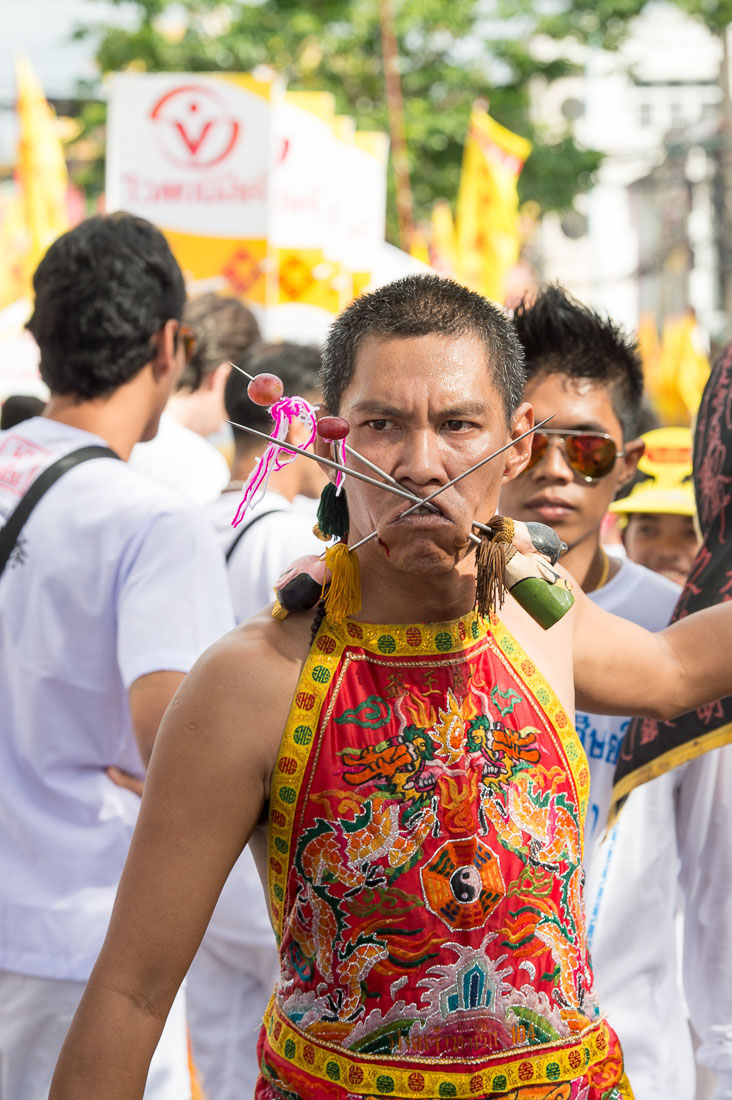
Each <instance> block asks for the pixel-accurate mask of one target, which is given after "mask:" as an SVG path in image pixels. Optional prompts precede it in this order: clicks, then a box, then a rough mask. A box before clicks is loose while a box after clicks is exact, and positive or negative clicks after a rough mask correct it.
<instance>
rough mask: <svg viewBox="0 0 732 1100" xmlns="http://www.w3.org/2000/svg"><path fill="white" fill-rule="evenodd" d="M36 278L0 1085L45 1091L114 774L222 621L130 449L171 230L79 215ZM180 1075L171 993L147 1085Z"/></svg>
mask: <svg viewBox="0 0 732 1100" xmlns="http://www.w3.org/2000/svg"><path fill="white" fill-rule="evenodd" d="M34 290H35V308H34V312H33V316H32V317H31V319H30V321H29V322H28V327H29V329H30V331H31V332H32V334H33V336H34V337H35V339H36V341H37V343H38V346H39V348H40V353H41V363H40V372H41V376H42V378H43V380H44V381H45V382H46V384H47V385H48V387H49V390H50V399H49V402H48V404H47V406H46V408H45V410H44V413H43V416H37V417H33V418H32V419H30V420H26V421H24V422H23V423H22V424H19V425H18V426H17V427H15V428H12V429H10V430H9V431H5V432H2V433H0V545H1V546H2V547H3V553H7V554H9V557H8V558H7V562H6V565H5V569H4V570H2V569H0V572H1V573H2V576H1V577H0V700H1V703H0V773H1V774H2V776H3V795H2V806H1V808H0V1097H2V1098H3V1100H21V1098H24V1100H25V1098H27V1100H40V1098H41V1097H44V1096H46V1095H47V1093H48V1088H49V1085H50V1081H51V1075H52V1072H53V1066H54V1063H55V1060H56V1056H57V1054H58V1051H59V1048H60V1046H61V1042H62V1040H63V1037H64V1033H65V1031H66V1028H67V1027H68V1024H69V1021H70V1020H71V1017H72V1016H73V1014H74V1011H75V1008H76V1005H77V1004H78V1002H79V999H80V997H81V995H82V993H83V990H84V987H85V984H86V980H87V978H88V977H89V973H90V971H91V968H92V965H93V963H94V960H95V958H96V956H97V953H98V951H99V948H100V946H101V943H102V939H103V937H104V933H105V930H106V926H107V923H108V920H109V915H110V912H111V910H112V904H113V901H114V896H115V893H116V889H117V884H118V881H119V877H120V874H121V871H122V865H123V863H124V860H125V856H126V853H127V849H128V846H129V842H130V837H131V835H132V830H133V827H134V823H135V819H136V817H137V810H138V804H139V798H138V796H137V794H135V793H133V792H132V791H131V790H129V789H125V787H124V786H122V785H121V784H122V782H123V780H124V775H130V774H131V775H132V776H134V777H137V779H138V781H139V780H140V779H141V778H142V776H143V774H144V771H145V767H146V764H147V762H148V760H149V758H150V754H151V751H152V746H153V742H154V740H155V737H156V735H157V729H158V725H159V723H160V719H161V717H162V714H163V712H164V710H165V708H166V706H167V705H168V703H169V701H170V699H171V696H172V695H173V692H174V691H175V689H176V688H177V687H178V685H179V684H180V682H181V681H182V679H183V677H184V674H185V673H186V672H187V670H188V669H189V668H190V666H191V665H192V664H193V662H194V661H195V660H196V658H197V657H198V655H199V654H200V652H201V651H202V650H203V649H205V647H206V646H207V645H209V644H210V643H211V642H213V641H215V639H216V638H217V637H218V636H219V635H220V634H222V633H224V632H225V631H226V630H227V629H228V628H229V626H230V625H231V608H230V602H229V594H228V587H227V582H226V575H225V571H224V567H223V560H222V556H221V553H220V550H219V547H218V545H217V543H216V540H215V538H214V536H213V534H212V533H211V532H210V531H209V530H208V525H206V524H204V523H202V522H201V520H200V517H199V516H197V514H196V513H195V512H194V511H193V510H192V509H191V510H182V509H181V504H180V502H179V500H178V499H177V498H176V497H174V496H173V495H172V494H171V493H169V492H168V491H167V490H163V489H162V488H160V487H158V486H156V485H155V484H154V483H153V482H152V481H150V480H149V479H147V478H145V477H143V476H142V475H141V474H139V473H137V472H136V471H134V470H132V469H131V468H130V467H129V465H128V462H127V461H126V460H127V459H128V457H129V454H130V451H131V449H132V446H133V444H134V443H137V442H138V441H139V440H140V439H150V438H152V436H154V434H155V431H156V429H157V426H158V421H159V418H160V414H161V412H162V410H163V408H164V407H165V403H166V401H167V400H168V397H169V395H170V393H171V390H172V389H173V387H174V386H175V384H176V381H177V379H178V377H179V375H180V373H181V371H182V370H183V368H184V364H185V354H186V352H185V342H186V341H185V339H184V335H183V333H182V331H181V327H180V322H181V314H182V311H183V303H184V300H185V290H184V286H183V278H182V275H181V272H180V269H179V267H178V265H177V263H176V261H175V259H174V257H173V255H172V253H171V251H170V248H169V247H168V244H167V242H166V241H165V239H164V237H163V236H162V234H161V233H160V232H159V231H158V230H157V229H155V227H154V226H152V225H151V224H150V223H149V222H146V221H144V220H142V219H140V218H135V217H132V216H130V215H126V214H118V215H112V216H110V217H95V218H91V219H89V220H88V221H87V222H84V223H82V224H81V225H79V226H77V227H76V228H75V229H72V230H71V231H70V232H68V233H65V234H64V235H63V236H61V237H60V238H59V239H58V240H57V241H55V242H54V243H53V244H52V245H51V247H50V248H49V250H48V252H47V253H46V255H45V257H44V258H43V260H42V261H41V263H40V265H39V267H38V269H37V271H36V273H35V276H34ZM82 458H83V459H84V461H82ZM72 460H74V461H75V463H76V464H75V465H73V468H71V467H70V466H69V463H70V462H71V461H72ZM59 463H61V464H62V465H59ZM54 472H55V473H56V474H60V476H59V477H58V478H57V480H55V481H53V483H52V484H51V483H49V479H50V475H51V474H53V473H54ZM44 485H45V486H46V487H47V491H46V492H45V493H43V495H42V496H37V495H36V496H35V505H34V506H33V508H32V510H31V511H29V512H27V513H26V522H25V523H24V524H23V525H22V530H20V531H18V529H17V517H18V516H19V515H23V512H22V511H21V512H19V511H18V509H19V508H20V509H23V508H27V507H28V503H29V502H30V501H32V500H33V499H34V494H37V493H38V489H39V486H44ZM9 532H11V533H12V534H9ZM0 560H2V559H1V557H0ZM200 578H205V584H204V583H201V580H200ZM125 782H126V781H125ZM190 1096H191V1082H190V1075H189V1070H188V1060H187V1045H186V1021H185V1005H184V1003H183V1001H182V999H181V998H179V999H178V1001H177V1003H176V1005H175V1006H174V1009H173V1013H172V1015H171V1018H170V1021H169V1024H168V1025H167V1027H166V1029H165V1032H164V1033H163V1038H162V1040H161V1043H160V1045H159V1047H158V1051H157V1053H156V1056H155V1065H154V1067H153V1070H152V1072H151V1074H150V1079H149V1084H148V1087H147V1090H146V1092H145V1097H146V1098H147V1100H153V1098H154V1100H186V1098H188V1097H190Z"/></svg>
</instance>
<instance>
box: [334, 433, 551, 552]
mask: <svg viewBox="0 0 732 1100" xmlns="http://www.w3.org/2000/svg"><path fill="white" fill-rule="evenodd" d="M553 419H554V415H553V414H552V416H547V417H545V418H544V420H540V421H539V423H538V424H534V426H533V428H529V430H528V431H526V432H522V433H521V435H517V436H516V438H515V439H512V440H510V442H509V443H505V444H504V446H503V447H499V448H498V450H497V451H493V453H492V454H489V455H486V456H485V458H481V460H480V462H476V463H475V465H474V466H470V467H469V469H467V470H464V471H463V473H461V474H458V475H457V477H454V478H452V480H451V481H447V482H445V484H444V485H441V486H440V488H439V489H435V491H434V493H430V495H429V496H428V497H425V498H424V500H420V501H418V502H417V503H415V504H413V505H412V507H411V508H407V510H406V511H405V512H402V514H401V516H400V517H399V518H400V519H402V518H403V517H404V516H408V515H410V514H411V513H412V512H416V510H417V509H418V508H422V507H423V506H424V505H426V504H429V503H430V501H432V500H434V499H435V497H437V496H439V495H440V493H444V492H445V489H449V488H450V487H451V486H452V485H455V484H456V483H457V482H458V481H462V479H463V478H464V477H468V475H469V474H472V473H474V472H475V471H476V470H479V469H480V467H481V466H485V464H486V462H490V461H491V460H492V459H494V458H498V456H499V455H501V454H503V452H504V451H507V450H509V449H510V448H511V447H513V446H515V444H516V443H520V442H521V440H522V439H525V438H526V437H527V436H528V435H532V434H533V433H534V432H536V431H538V430H539V428H543V427H544V425H545V424H548V422H549V421H550V420H553ZM384 488H385V486H384ZM378 534H379V532H378V531H372V532H371V534H370V535H364V537H363V538H362V539H359V541H358V542H355V543H354V544H353V546H349V547H348V549H349V550H358V548H359V546H363V545H364V543H367V542H369V541H370V539H375V538H377V537H378Z"/></svg>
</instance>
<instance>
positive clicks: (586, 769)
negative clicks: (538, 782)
mask: <svg viewBox="0 0 732 1100" xmlns="http://www.w3.org/2000/svg"><path fill="white" fill-rule="evenodd" d="M492 621H493V637H494V638H495V641H496V645H497V646H498V648H499V649H500V650H501V653H503V655H504V657H505V658H506V660H507V661H508V662H509V663H510V665H511V666H512V668H513V670H514V672H515V673H516V674H517V675H518V676H519V678H520V680H521V682H522V684H524V685H525V687H526V688H528V690H529V691H530V692H531V694H532V696H533V697H534V701H535V703H536V706H537V708H538V709H539V710H540V711H542V712H543V713H544V714H545V715H546V717H547V719H548V722H549V725H550V732H551V731H553V733H554V734H555V735H556V736H558V737H559V742H560V745H561V748H562V751H563V755H564V757H565V759H566V760H567V763H568V764H569V770H570V774H571V777H572V780H573V783H574V795H575V799H576V802H577V806H578V808H579V812H580V844H581V850H582V851H583V847H582V845H583V834H584V820H585V814H586V812H587V802H588V800H589V795H590V766H589V763H588V760H587V754H586V752H585V750H584V746H583V745H582V742H581V741H580V739H579V736H578V734H577V731H576V729H575V728H574V722H573V721H572V720H571V718H570V717H569V714H568V713H567V711H566V710H565V708H564V707H563V705H562V703H561V702H560V700H559V697H558V696H557V694H556V692H555V691H554V689H553V688H552V686H551V684H550V683H549V681H548V680H547V679H546V678H545V676H544V674H543V673H542V672H540V671H539V669H538V668H537V666H536V665H535V663H534V661H533V660H532V659H531V657H529V656H528V654H527V653H526V650H525V649H524V648H523V646H522V645H521V644H520V642H518V641H517V640H516V638H515V637H514V636H513V634H511V632H510V631H509V630H508V629H507V627H506V626H504V624H503V623H502V622H501V620H500V619H498V618H495V617H494V618H493V620H492ZM527 666H529V667H527Z"/></svg>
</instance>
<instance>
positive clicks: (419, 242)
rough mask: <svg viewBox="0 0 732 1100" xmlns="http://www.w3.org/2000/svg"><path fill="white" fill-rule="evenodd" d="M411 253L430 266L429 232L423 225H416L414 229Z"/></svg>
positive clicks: (416, 258)
mask: <svg viewBox="0 0 732 1100" xmlns="http://www.w3.org/2000/svg"><path fill="white" fill-rule="evenodd" d="M409 255H410V256H411V257H412V258H413V259H415V260H419V262H420V263H421V264H426V265H427V266H429V262H430V250H429V247H428V245H427V234H426V233H425V231H424V229H423V228H422V226H421V225H415V227H414V229H413V230H412V240H411V242H410V245H409Z"/></svg>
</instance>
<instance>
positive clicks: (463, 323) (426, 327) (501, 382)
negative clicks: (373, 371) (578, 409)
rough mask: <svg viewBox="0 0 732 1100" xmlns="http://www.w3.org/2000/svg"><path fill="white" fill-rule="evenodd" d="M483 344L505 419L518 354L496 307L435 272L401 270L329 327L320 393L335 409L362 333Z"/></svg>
mask: <svg viewBox="0 0 732 1100" xmlns="http://www.w3.org/2000/svg"><path fill="white" fill-rule="evenodd" d="M468 333H475V335H477V336H478V337H480V339H481V340H482V341H483V343H484V344H485V349H486V365H487V366H488V367H489V369H490V370H491V371H492V373H493V379H494V382H495V384H496V386H497V388H498V390H499V392H500V394H501V396H502V398H503V404H504V408H505V410H506V419H507V420H510V418H511V416H512V415H513V413H514V412H515V410H516V407H517V406H518V404H519V402H520V401H521V396H522V394H523V389H524V384H525V378H524V372H523V355H522V352H521V347H520V345H519V343H518V341H517V339H516V335H515V333H514V331H513V329H512V328H511V325H510V324H509V322H508V319H507V318H506V317H505V315H504V314H503V312H502V310H501V309H499V307H498V306H495V305H493V304H492V303H491V302H489V301H488V300H487V299H486V298H483V297H481V295H480V294H475V293H474V292H473V291H472V290H468V289H467V287H464V286H461V285H460V284H459V283H455V282H452V280H451V279H443V278H441V277H440V276H439V275H427V274H425V275H407V277H406V278H404V279H398V280H397V281H396V282H393V283H388V284H387V285H386V286H383V287H380V288H379V289H378V290H375V291H373V292H372V293H371V294H364V295H362V296H361V297H360V298H357V299H356V300H355V302H353V303H352V304H351V305H350V306H348V308H347V309H345V310H344V311H343V313H341V315H340V317H337V318H336V320H335V321H334V322H333V324H332V325H331V327H330V330H329V332H328V338H327V340H326V344H325V348H324V349H323V366H322V369H321V379H322V382H323V398H324V400H325V404H326V405H327V407H328V409H329V410H330V412H332V413H337V412H338V409H339V406H340V402H341V397H342V396H343V391H344V390H345V388H346V386H347V385H348V383H349V382H350V381H351V378H352V377H353V370H354V366H355V362H356V352H357V351H358V346H359V344H360V342H361V341H362V340H364V339H365V338H366V337H367V336H382V337H386V338H388V337H390V336H397V337H398V336H405V337H407V336H431V335H433V334H437V335H439V336H464V335H466V334H468Z"/></svg>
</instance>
